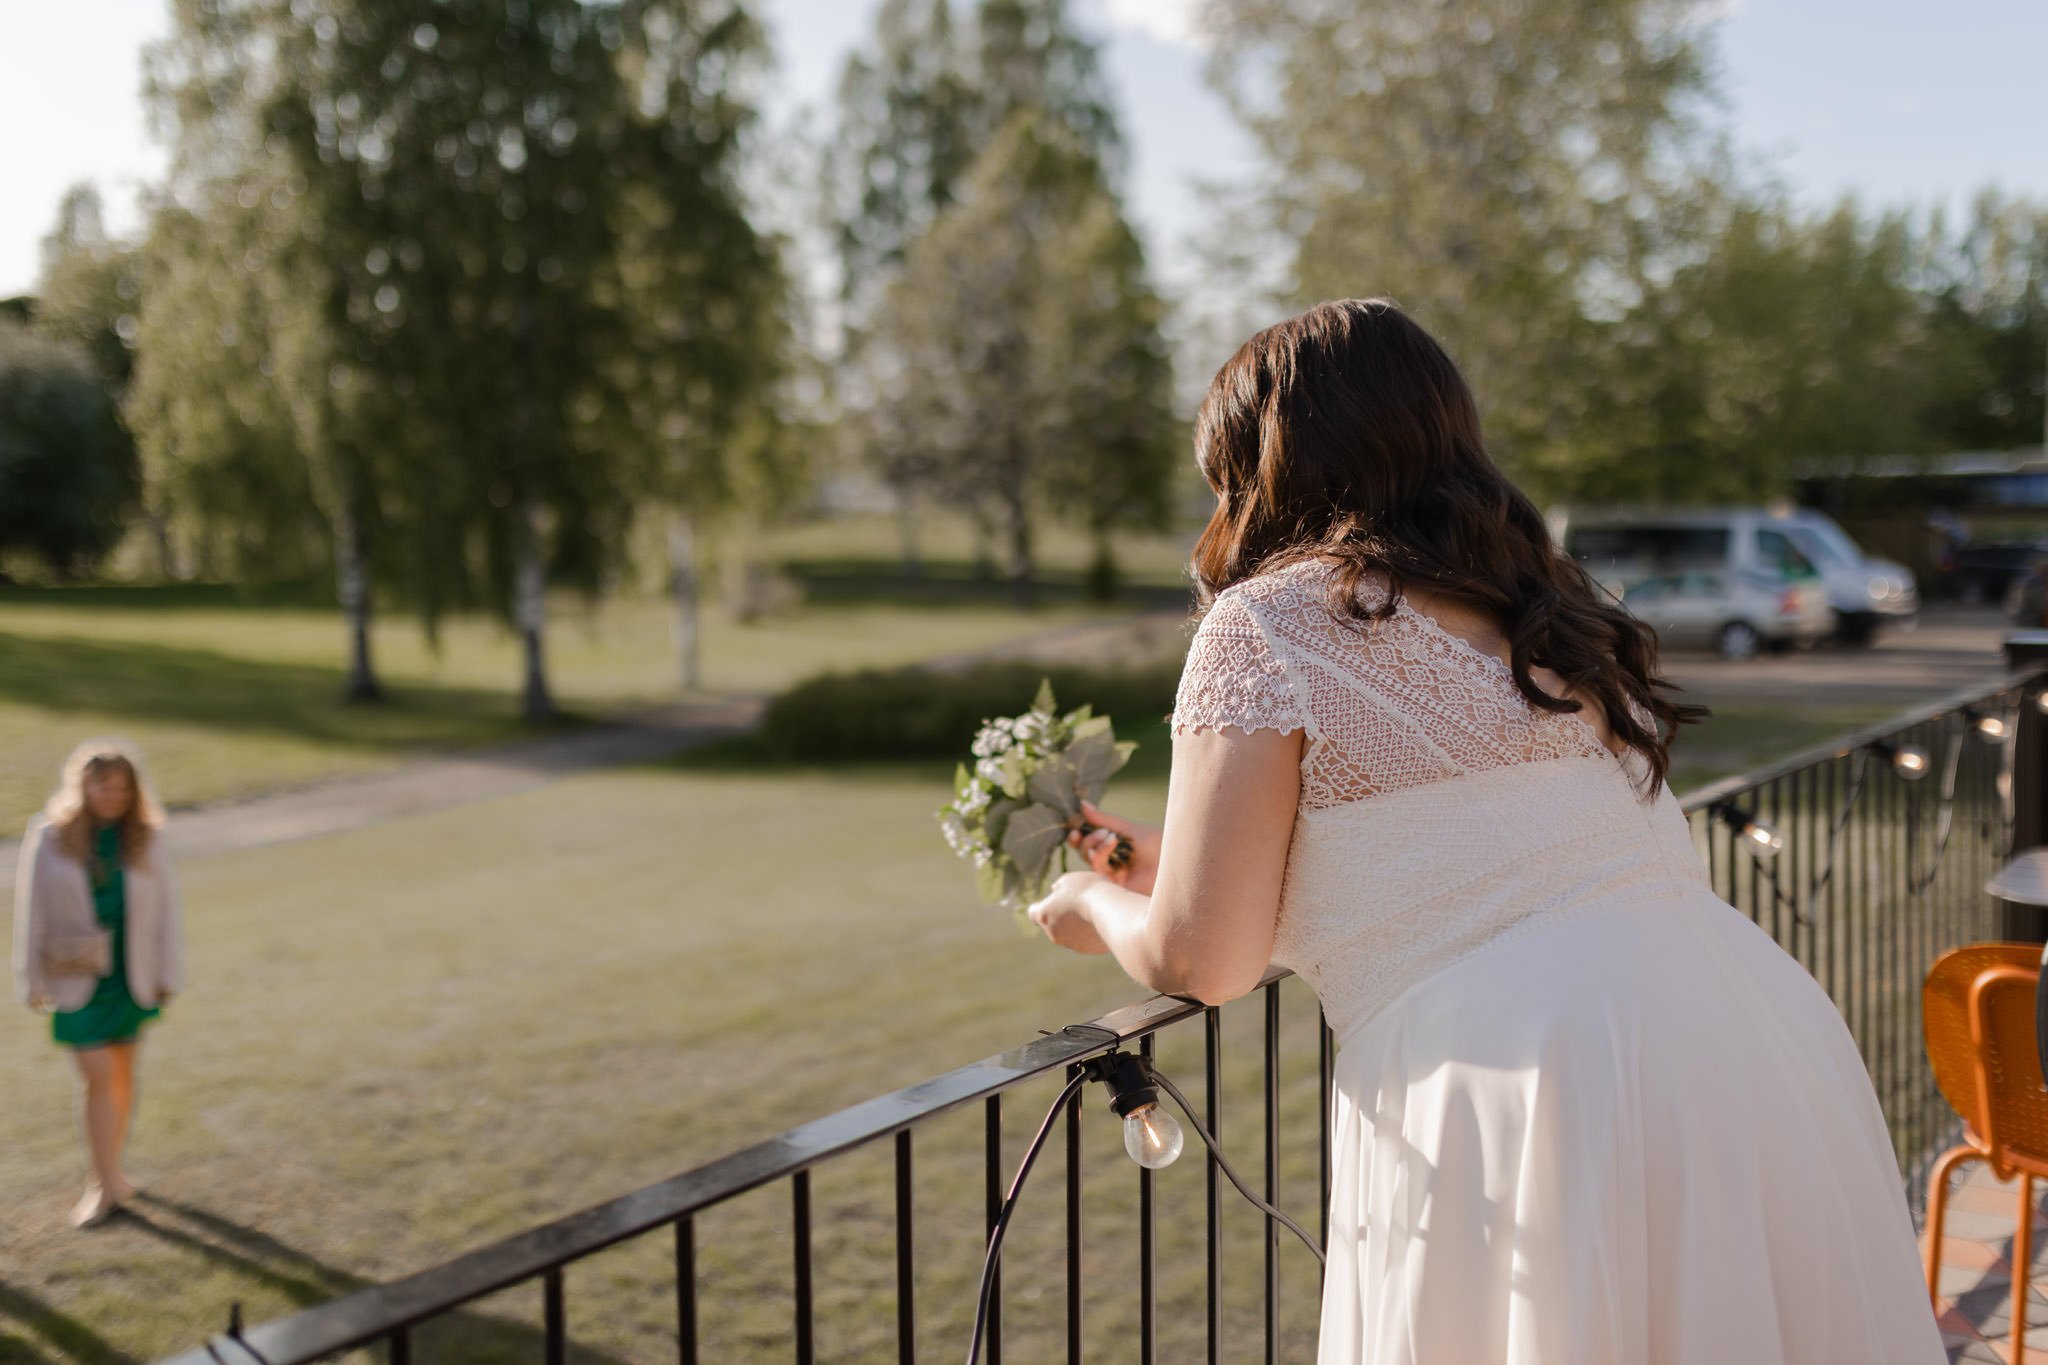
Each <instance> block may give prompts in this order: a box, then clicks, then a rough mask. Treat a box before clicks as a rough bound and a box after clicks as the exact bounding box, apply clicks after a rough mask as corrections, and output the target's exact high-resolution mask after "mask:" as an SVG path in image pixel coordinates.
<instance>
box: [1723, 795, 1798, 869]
mask: <svg viewBox="0 0 2048 1365" xmlns="http://www.w3.org/2000/svg"><path fill="white" fill-rule="evenodd" d="M1714 813H1715V814H1716V815H1717V816H1719V817H1720V820H1721V823H1722V824H1724V825H1726V826H1728V828H1730V829H1732V830H1734V831H1735V837H1736V838H1737V839H1740V840H1742V841H1743V846H1744V847H1745V848H1747V849H1748V850H1749V852H1750V855H1751V856H1752V857H1756V858H1775V857H1777V856H1778V854H1779V853H1780V852H1782V851H1783V849H1784V847H1785V836H1784V835H1783V834H1781V833H1779V831H1778V827H1777V826H1776V825H1773V824H1772V823H1771V822H1770V821H1768V820H1765V819H1762V818H1761V817H1759V816H1755V815H1751V814H1750V813H1749V812H1748V811H1746V810H1744V809H1742V808H1741V807H1740V806H1716V807H1714Z"/></svg>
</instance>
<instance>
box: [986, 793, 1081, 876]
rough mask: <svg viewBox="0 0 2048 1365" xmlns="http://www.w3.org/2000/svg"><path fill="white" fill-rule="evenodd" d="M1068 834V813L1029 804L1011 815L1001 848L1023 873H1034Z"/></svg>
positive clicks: (1043, 865)
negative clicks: (1064, 813)
mask: <svg viewBox="0 0 2048 1365" xmlns="http://www.w3.org/2000/svg"><path fill="white" fill-rule="evenodd" d="M1066 837H1067V821H1066V817H1065V816H1063V815H1061V814H1060V813H1059V812H1058V811H1057V810H1054V809H1053V808H1052V807H1050V806H1026V807H1025V808H1024V809H1023V810H1020V811H1018V812H1017V813H1016V814H1015V815H1012V816H1011V817H1010V820H1009V825H1008V827H1007V828H1005V829H1004V831H1003V844H1002V848H1003V852H1004V853H1005V854H1006V855H1008V857H1009V859H1010V860H1011V862H1013V863H1015V864H1016V866H1017V869H1018V871H1019V872H1020V873H1023V874H1025V875H1033V874H1035V873H1037V872H1039V871H1041V870H1042V869H1043V868H1044V867H1045V865H1046V863H1047V861H1048V860H1050V859H1051V857H1052V854H1053V850H1054V849H1056V848H1058V847H1059V846H1060V845H1061V844H1062V843H1064V842H1065V841H1066Z"/></svg>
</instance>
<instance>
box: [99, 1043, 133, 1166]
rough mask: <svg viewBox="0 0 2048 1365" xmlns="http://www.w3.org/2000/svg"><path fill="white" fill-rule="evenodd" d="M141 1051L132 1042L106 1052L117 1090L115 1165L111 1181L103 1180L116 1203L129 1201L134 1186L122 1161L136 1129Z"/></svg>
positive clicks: (115, 1092) (115, 1105)
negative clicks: (137, 1083) (137, 1081)
mask: <svg viewBox="0 0 2048 1365" xmlns="http://www.w3.org/2000/svg"><path fill="white" fill-rule="evenodd" d="M140 1050H141V1044H140V1041H139V1040H137V1039H133V1038H131V1039H129V1040H128V1041H127V1042H125V1043H114V1044H112V1045H110V1046H109V1047H108V1048H107V1053H108V1055H109V1058H110V1059H111V1060H112V1062H113V1068H112V1071H113V1076H112V1079H113V1083H114V1085H113V1089H114V1163H113V1172H112V1178H111V1179H107V1178H106V1177H102V1178H101V1183H102V1184H104V1185H105V1186H106V1190H107V1193H108V1194H110V1195H112V1196H113V1197H114V1199H115V1201H116V1202H119V1201H121V1200H124V1199H127V1198H130V1197H131V1196H133V1195H134V1193H135V1186H134V1184H133V1183H131V1182H130V1181H129V1179H128V1175H127V1172H126V1171H124V1170H123V1169H122V1167H121V1158H122V1156H123V1155H124V1154H125V1153H126V1152H127V1150H128V1134H129V1133H130V1132H131V1131H133V1129H134V1127H135V1095H136V1079H135V1063H136V1059H137V1056H138V1054H139V1052H140Z"/></svg>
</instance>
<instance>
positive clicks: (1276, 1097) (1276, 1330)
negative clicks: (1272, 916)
mask: <svg viewBox="0 0 2048 1365" xmlns="http://www.w3.org/2000/svg"><path fill="white" fill-rule="evenodd" d="M1266 1202H1267V1203H1268V1204H1271V1205H1272V1206H1273V1207H1274V1208H1278V1207H1280V983H1279V982H1277V981H1275V982H1274V983H1273V984H1272V985H1270V986H1268V987H1266ZM1264 1223H1265V1227H1266V1365H1278V1362H1279V1360H1280V1225H1279V1224H1278V1223H1276V1222H1274V1221H1273V1216H1272V1215H1271V1214H1266V1215H1264Z"/></svg>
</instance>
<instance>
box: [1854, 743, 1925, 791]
mask: <svg viewBox="0 0 2048 1365" xmlns="http://www.w3.org/2000/svg"><path fill="white" fill-rule="evenodd" d="M1870 750H1871V752H1872V753H1874V754H1876V755H1877V756H1878V757H1879V758H1882V759H1885V760H1887V761H1889V762H1890V763H1891V765H1892V771H1893V772H1895V773H1897V774H1898V775H1899V776H1900V777H1903V778H1905V779H1906V780H1907V781H1908V782H1918V781H1919V780H1920V779H1921V778H1923V777H1925V776H1927V774H1928V773H1929V772H1930V771H1932V770H1933V767H1934V760H1933V759H1932V758H1930V757H1928V754H1927V751H1926V750H1925V749H1923V748H1921V747H1920V746H1919V745H1917V744H1892V743H1888V742H1887V741H1885V740H1881V739H1880V740H1875V741H1873V742H1872V743H1871V746H1870Z"/></svg>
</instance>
